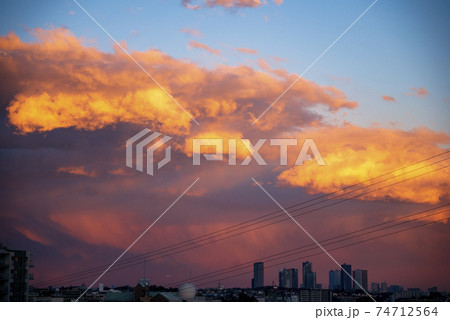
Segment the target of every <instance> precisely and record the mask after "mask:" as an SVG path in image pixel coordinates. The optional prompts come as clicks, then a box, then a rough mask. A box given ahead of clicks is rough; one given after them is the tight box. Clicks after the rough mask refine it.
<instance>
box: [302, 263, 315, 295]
mask: <svg viewBox="0 0 450 320" xmlns="http://www.w3.org/2000/svg"><path fill="white" fill-rule="evenodd" d="M302 279H303V282H302V288H305V289H316V287H317V285H316V273H315V272H313V271H312V263H311V262H309V261H305V262H303V263H302Z"/></svg>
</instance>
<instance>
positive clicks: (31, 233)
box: [16, 227, 50, 245]
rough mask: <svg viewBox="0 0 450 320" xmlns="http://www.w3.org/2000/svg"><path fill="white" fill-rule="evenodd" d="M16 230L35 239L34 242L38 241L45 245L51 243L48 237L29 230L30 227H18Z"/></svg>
mask: <svg viewBox="0 0 450 320" xmlns="http://www.w3.org/2000/svg"><path fill="white" fill-rule="evenodd" d="M16 230H17V231H19V232H20V233H21V234H23V235H24V236H25V237H27V238H28V239H30V240H32V241H34V242H38V243H40V244H43V245H49V244H50V241H49V240H47V239H46V238H44V237H42V236H40V235H38V234H36V233H34V232H32V231H30V230H28V229H25V228H23V227H16Z"/></svg>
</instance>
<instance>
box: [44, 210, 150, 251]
mask: <svg viewBox="0 0 450 320" xmlns="http://www.w3.org/2000/svg"><path fill="white" fill-rule="evenodd" d="M127 215H128V216H129V214H127V213H124V212H120V213H119V212H113V211H107V210H103V211H92V212H87V211H86V212H67V213H54V214H51V215H50V220H51V221H53V222H55V223H57V224H58V225H59V226H60V227H61V228H62V229H63V230H64V231H65V232H67V233H68V234H70V235H71V236H73V237H75V238H78V239H80V240H82V241H85V242H87V243H91V244H96V245H108V246H113V247H117V248H126V247H127V246H128V245H129V244H130V243H131V242H133V241H134V240H135V239H136V238H137V236H138V235H139V234H141V233H142V232H143V231H144V230H145V229H143V228H142V225H141V224H140V223H139V221H137V219H136V217H134V218H133V219H127V218H126V216H127Z"/></svg>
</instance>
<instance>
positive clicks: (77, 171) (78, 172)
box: [56, 167, 96, 178]
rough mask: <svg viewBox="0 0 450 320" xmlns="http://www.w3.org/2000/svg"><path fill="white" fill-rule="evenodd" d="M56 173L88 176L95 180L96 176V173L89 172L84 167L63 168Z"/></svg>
mask: <svg viewBox="0 0 450 320" xmlns="http://www.w3.org/2000/svg"><path fill="white" fill-rule="evenodd" d="M56 172H59V173H61V172H62V173H68V174H74V175H79V176H86V177H90V178H93V177H95V176H96V174H95V172H88V171H86V169H85V168H84V167H62V168H59V169H58V170H57V171H56Z"/></svg>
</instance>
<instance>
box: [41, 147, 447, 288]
mask: <svg viewBox="0 0 450 320" xmlns="http://www.w3.org/2000/svg"><path fill="white" fill-rule="evenodd" d="M448 152H450V151H446V152H443V153H440V154H437V155H434V156H432V157H429V158H426V159H424V160H421V161H418V162H415V163H413V164H410V165H408V166H404V167H402V168H400V169H397V170H393V171H391V172H388V173H385V174H382V175H380V176H377V177H374V178H371V179H368V180H365V181H363V182H360V183H357V184H354V185H352V186H349V187H345V188H342V189H341V190H346V189H350V188H353V187H355V186H358V185H361V184H364V183H366V182H368V181H373V180H376V179H378V178H380V177H383V176H386V175H389V174H392V173H395V172H396V171H399V170H404V169H406V168H409V167H412V166H414V165H417V164H419V163H422V162H425V161H427V160H430V159H434V158H437V157H439V156H442V155H444V154H446V153H448ZM447 159H448V158H445V159H443V160H439V161H436V162H433V163H431V164H427V165H425V166H422V167H420V168H416V169H413V170H411V171H408V172H404V173H402V174H400V175H398V176H395V177H391V178H388V179H384V180H382V181H378V182H375V183H373V184H371V185H368V186H363V187H361V188H359V189H356V190H353V191H350V192H346V193H344V194H339V195H337V196H335V197H333V198H329V199H325V200H322V201H319V202H317V203H315V204H312V205H309V206H304V207H301V208H297V209H296V210H292V211H291V212H295V211H299V210H302V209H305V208H307V207H311V206H313V205H318V204H320V203H323V202H326V201H330V200H334V199H337V198H339V197H343V196H348V195H349V194H351V193H353V192H356V191H359V190H362V189H365V188H368V187H371V186H373V185H376V184H379V183H381V182H385V181H388V180H391V179H395V178H398V177H400V176H402V175H406V174H409V173H411V172H414V171H417V170H421V169H424V168H426V167H429V166H432V165H434V164H437V163H440V162H442V161H445V160H447ZM446 167H448V166H445V167H441V168H438V169H435V170H433V171H429V172H426V173H424V174H420V175H417V176H415V177H412V178H408V179H405V180H402V181H399V182H396V183H393V184H389V185H387V186H383V187H381V188H378V189H375V190H371V191H368V192H365V193H363V194H358V195H355V196H353V197H351V198H346V199H343V200H341V201H339V202H335V203H332V204H328V205H326V206H322V207H319V208H315V209H312V210H310V211H308V212H304V213H301V214H297V215H295V217H297V216H300V215H304V214H308V213H311V212H314V211H317V210H320V209H323V208H325V207H329V206H332V205H336V204H339V203H342V202H344V201H348V200H351V199H354V198H357V197H360V196H362V195H366V194H368V193H370V192H374V191H378V190H380V189H383V188H386V187H389V186H392V185H395V184H398V183H402V182H404V181H408V180H411V179H415V178H417V177H419V176H423V175H425V174H429V173H432V172H435V171H437V170H441V169H444V168H446ZM341 190H338V191H335V192H332V193H328V194H325V195H321V196H319V197H316V198H314V199H310V200H307V201H303V202H301V203H298V204H295V205H292V206H290V207H287V208H294V207H297V206H299V205H302V204H305V203H310V202H312V201H314V200H318V199H321V198H324V197H326V196H329V195H332V194H336V193H338V192H340V191H341ZM279 212H280V210H278V211H275V212H271V213H269V214H265V215H263V216H260V217H258V218H254V219H251V220H248V221H245V222H241V223H239V224H236V225H233V226H230V227H227V228H223V229H221V230H218V231H215V232H211V233H208V234H205V235H202V236H198V237H195V238H191V239H189V240H186V241H183V242H180V243H177V244H174V245H170V246H166V247H163V248H160V249H156V250H152V251H149V252H146V253H143V254H140V255H137V256H134V257H130V258H128V259H123V261H121V262H120V263H118V266H119V265H124V264H129V263H132V262H135V261H138V260H139V259H141V258H142V257H148V256H156V255H158V254H163V253H165V252H170V251H173V250H177V249H180V248H182V247H186V246H189V245H191V246H190V247H188V248H186V249H183V250H179V251H177V252H172V253H170V254H167V255H173V254H176V253H179V252H184V251H187V250H191V249H194V248H197V247H200V246H203V245H207V244H211V243H215V242H217V241H221V240H224V239H228V238H230V237H234V236H237V235H240V234H243V233H247V232H250V231H254V230H257V229H260V228H265V227H267V226H270V225H273V224H275V223H280V222H282V221H284V220H287V219H286V218H283V219H282V220H278V221H275V222H272V223H268V224H265V225H263V226H259V227H256V228H253V229H250V230H245V231H243V232H240V233H238V234H232V235H231V236H227V237H222V238H220V239H215V240H214V241H210V242H208V243H201V244H196V242H204V241H206V240H209V239H214V238H217V237H219V236H224V235H227V234H229V233H232V232H236V231H238V230H241V229H245V228H248V227H251V226H252V225H257V224H261V223H263V222H266V221H270V220H273V219H277V218H279V217H280V216H276V217H272V218H269V219H265V220H261V219H262V218H265V217H268V216H270V215H274V214H276V213H279ZM283 216H284V215H283ZM257 220H261V221H259V222H257V223H253V224H249V223H250V222H253V221H257ZM246 224H249V225H246ZM236 227H239V228H237V229H236ZM231 229H234V230H231ZM227 230H228V231H227ZM224 231H226V232H224ZM192 244H193V245H194V246H192ZM167 255H164V256H162V257H165V256H167ZM160 258H161V257H160ZM140 263H142V262H140ZM101 268H104V266H99V267H95V268H91V269H88V270H84V271H80V272H76V273H73V274H70V275H66V276H61V277H58V278H54V279H50V280H46V281H41V282H38V283H37V284H36V285H43V284H45V283H51V282H56V281H58V282H59V281H64V280H65V279H67V281H68V280H69V279H73V280H76V279H79V278H82V277H85V276H88V275H89V274H93V273H95V272H97V271H98V269H101Z"/></svg>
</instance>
